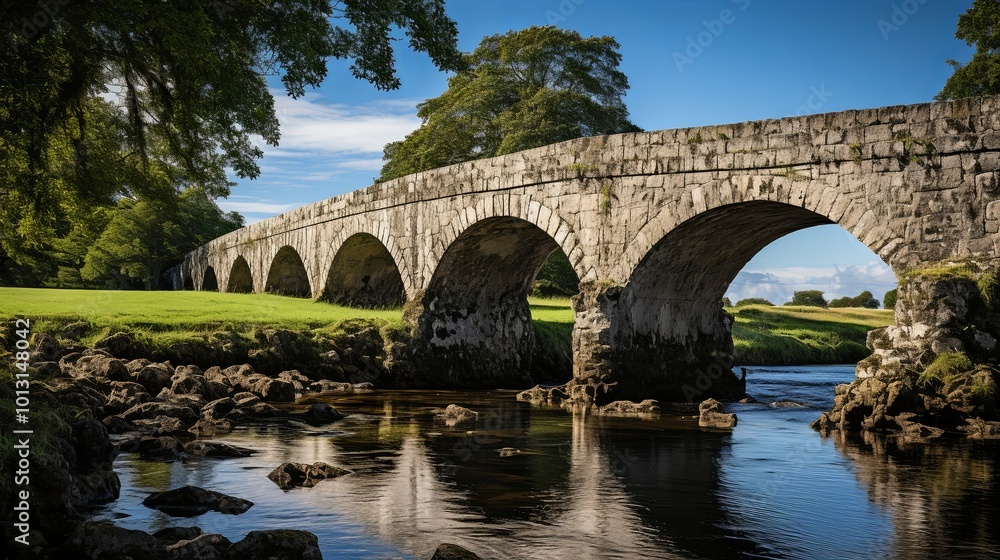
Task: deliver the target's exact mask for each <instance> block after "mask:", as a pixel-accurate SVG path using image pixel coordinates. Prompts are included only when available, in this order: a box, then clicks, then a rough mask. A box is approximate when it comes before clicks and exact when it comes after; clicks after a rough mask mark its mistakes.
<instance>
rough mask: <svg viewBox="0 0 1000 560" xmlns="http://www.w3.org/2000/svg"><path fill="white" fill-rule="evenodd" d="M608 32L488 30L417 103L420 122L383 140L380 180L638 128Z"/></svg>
mask: <svg viewBox="0 0 1000 560" xmlns="http://www.w3.org/2000/svg"><path fill="white" fill-rule="evenodd" d="M618 48H619V45H618V43H617V42H616V41H615V40H614V39H613V38H611V37H588V38H584V37H582V36H580V34H579V33H577V32H575V31H568V30H563V29H558V28H556V27H553V26H547V27H530V28H528V29H524V30H521V31H510V32H508V33H506V34H503V35H492V36H489V37H486V38H484V39H483V40H482V42H481V43H480V44H479V46H478V47H477V48H476V50H475V51H473V52H472V53H471V54H468V55H466V56H465V61H464V66H465V70H463V71H460V72H459V73H458V74H456V75H455V76H453V77H451V78H450V79H449V80H448V89H447V91H445V92H444V93H443V94H441V95H440V96H438V97H435V98H432V99H428V100H427V101H425V102H423V103H421V104H420V105H418V106H417V107H418V113H417V114H418V115H419V116H420V118H421V119H422V120H423V124H422V125H421V127H420V128H418V129H417V130H415V131H414V132H413V133H411V134H410V135H408V136H407V137H406V139H404V140H402V141H400V142H393V143H390V144H388V145H386V147H385V153H384V160H385V162H386V163H385V165H384V167H383V168H382V175H381V179H382V180H388V179H392V178H396V177H401V176H403V175H407V174H410V173H416V172H419V171H424V170H427V169H433V168H436V167H441V166H444V165H450V164H453V163H459V162H463V161H469V160H473V159H477V158H484V157H492V156H497V155H502V154H508V153H512V152H516V151H519V150H525V149H528V148H534V147H537V146H543V145H546V144H551V143H553V142H559V141H562V140H569V139H572V138H578V137H581V136H591V135H596V134H611V133H617V132H629V131H637V130H639V129H638V128H637V127H636V126H635V125H634V124H632V123H631V122H630V121H629V120H628V109H626V107H625V102H624V100H623V99H622V97H623V96H624V95H625V92H626V91H627V90H628V79H627V78H626V77H625V75H624V74H623V73H622V72H621V71H619V70H618V65H619V63H620V62H621V54H619V53H618Z"/></svg>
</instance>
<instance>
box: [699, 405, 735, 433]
mask: <svg viewBox="0 0 1000 560" xmlns="http://www.w3.org/2000/svg"><path fill="white" fill-rule="evenodd" d="M698 414H699V415H698V425H699V426H701V427H702V428H716V429H732V428H735V427H736V415H735V414H731V413H728V414H727V413H725V412H723V411H722V403H720V402H719V401H717V400H715V399H708V400H705V401H702V402H701V404H699V405H698Z"/></svg>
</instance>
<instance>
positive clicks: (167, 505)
mask: <svg viewBox="0 0 1000 560" xmlns="http://www.w3.org/2000/svg"><path fill="white" fill-rule="evenodd" d="M142 505H144V506H146V507H148V508H152V509H156V510H159V511H162V512H163V513H166V514H167V515H174V516H178V517H191V516H195V515H201V514H203V513H206V512H209V511H217V512H219V513H229V514H233V515H239V514H241V513H245V512H246V511H247V510H249V509H250V508H251V507H253V502H251V501H250V500H244V499H242V498H237V497H235V496H229V495H226V494H222V493H221V492H214V491H212V490H205V489H204V488H198V487H197V486H182V487H180V488H176V489H174V490H168V491H166V492H154V493H152V494H150V495H149V496H148V497H147V498H146V499H145V500H143V501H142Z"/></svg>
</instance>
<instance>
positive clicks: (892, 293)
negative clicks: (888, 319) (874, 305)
mask: <svg viewBox="0 0 1000 560" xmlns="http://www.w3.org/2000/svg"><path fill="white" fill-rule="evenodd" d="M882 301H883V302H884V304H885V308H886V309H896V289H895V288H893V289H891V290H889V291H888V292H886V293H885V297H883V298H882Z"/></svg>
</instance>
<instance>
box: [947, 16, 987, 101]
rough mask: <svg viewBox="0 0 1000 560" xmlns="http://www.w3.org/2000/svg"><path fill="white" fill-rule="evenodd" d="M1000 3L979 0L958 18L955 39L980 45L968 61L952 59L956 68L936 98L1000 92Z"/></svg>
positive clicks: (952, 63) (950, 62)
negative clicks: (964, 62)
mask: <svg viewBox="0 0 1000 560" xmlns="http://www.w3.org/2000/svg"><path fill="white" fill-rule="evenodd" d="M998 30H1000V2H998V1H997V0H975V2H973V3H972V7H971V8H969V9H968V10H967V11H966V12H965V13H964V14H962V15H961V16H959V18H958V30H957V31H956V32H955V38H956V39H960V40H962V41H965V43H966V44H967V45H969V46H975V47H976V54H974V55H973V56H972V60H970V61H969V62H968V63H967V64H962V63H960V62H958V61H955V60H949V61H948V64H950V65H951V66H952V68H954V69H955V72H954V74H952V76H951V77H950V78H948V81H947V82H945V85H944V88H943V89H942V90H941V92H940V93H938V94H937V95H936V96H935V99H938V100H946V99H959V98H962V97H972V96H976V95H996V94H998V93H1000V33H998Z"/></svg>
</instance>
